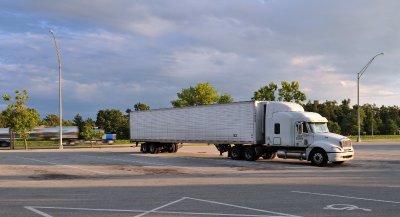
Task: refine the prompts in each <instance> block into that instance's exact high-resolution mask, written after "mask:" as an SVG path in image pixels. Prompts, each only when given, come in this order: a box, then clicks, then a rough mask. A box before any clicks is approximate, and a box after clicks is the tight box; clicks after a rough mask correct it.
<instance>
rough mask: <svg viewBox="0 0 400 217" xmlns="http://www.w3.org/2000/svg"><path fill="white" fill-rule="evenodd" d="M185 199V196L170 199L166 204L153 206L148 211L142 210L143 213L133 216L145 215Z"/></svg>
mask: <svg viewBox="0 0 400 217" xmlns="http://www.w3.org/2000/svg"><path fill="white" fill-rule="evenodd" d="M185 199H186V198H185V197H182V198H181V199H179V200H175V201H172V202H171V203H167V204H165V205H162V206H159V207H157V208H154V209H152V210H149V211H147V212H144V213H142V214H139V215H135V217H141V216H145V215H147V214H149V213H152V212H155V211H157V210H159V209H162V208H165V207H167V206H170V205H172V204H175V203H179V202H181V201H182V200H185Z"/></svg>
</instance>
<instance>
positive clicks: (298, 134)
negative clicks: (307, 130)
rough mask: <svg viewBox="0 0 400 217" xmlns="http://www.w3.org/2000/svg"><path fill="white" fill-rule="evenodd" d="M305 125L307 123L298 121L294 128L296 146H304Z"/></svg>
mask: <svg viewBox="0 0 400 217" xmlns="http://www.w3.org/2000/svg"><path fill="white" fill-rule="evenodd" d="M304 127H305V125H304V124H303V123H302V122H296V124H295V129H294V134H295V135H294V143H295V146H304V139H305V138H304V137H305V134H304Z"/></svg>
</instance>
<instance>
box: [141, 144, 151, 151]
mask: <svg viewBox="0 0 400 217" xmlns="http://www.w3.org/2000/svg"><path fill="white" fill-rule="evenodd" d="M141 149H142V152H143V153H149V152H150V151H149V143H147V142H145V143H143V144H142V145H141Z"/></svg>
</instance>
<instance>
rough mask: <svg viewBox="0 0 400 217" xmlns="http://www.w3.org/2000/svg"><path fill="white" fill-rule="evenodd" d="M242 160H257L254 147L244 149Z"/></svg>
mask: <svg viewBox="0 0 400 217" xmlns="http://www.w3.org/2000/svg"><path fill="white" fill-rule="evenodd" d="M244 159H245V160H247V161H255V160H257V159H258V156H257V153H256V150H255V147H253V146H247V147H245V148H244Z"/></svg>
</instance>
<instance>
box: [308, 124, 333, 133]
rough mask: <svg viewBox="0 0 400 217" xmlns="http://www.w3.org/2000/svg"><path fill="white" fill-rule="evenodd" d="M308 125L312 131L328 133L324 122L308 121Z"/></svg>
mask: <svg viewBox="0 0 400 217" xmlns="http://www.w3.org/2000/svg"><path fill="white" fill-rule="evenodd" d="M309 125H310V128H311V131H312V132H313V133H329V129H328V125H327V124H326V123H309Z"/></svg>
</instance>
